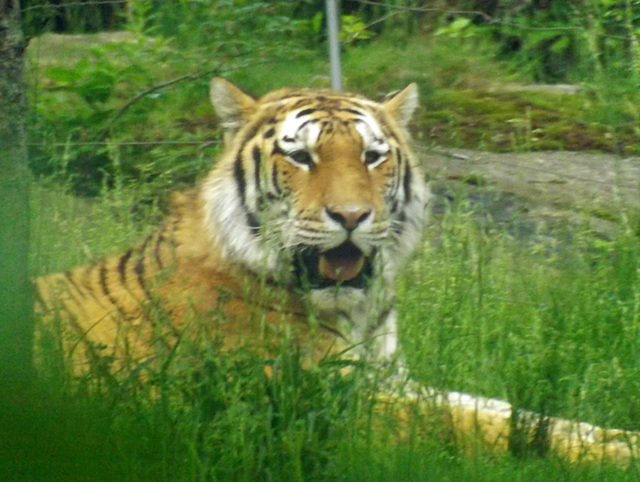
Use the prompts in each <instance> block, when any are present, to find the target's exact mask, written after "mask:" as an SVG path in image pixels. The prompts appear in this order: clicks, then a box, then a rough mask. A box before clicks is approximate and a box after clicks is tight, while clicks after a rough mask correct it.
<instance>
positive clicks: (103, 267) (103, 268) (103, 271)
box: [100, 261, 123, 313]
mask: <svg viewBox="0 0 640 482" xmlns="http://www.w3.org/2000/svg"><path fill="white" fill-rule="evenodd" d="M100 288H102V292H103V293H104V295H105V296H106V297H107V299H108V300H109V301H110V302H111V304H113V305H114V306H115V307H116V309H117V310H118V311H119V312H120V313H122V312H123V311H122V309H121V308H120V306H119V305H118V302H117V300H116V299H115V298H114V296H113V295H112V294H111V291H110V290H109V286H108V285H107V262H106V261H102V263H101V264H100Z"/></svg>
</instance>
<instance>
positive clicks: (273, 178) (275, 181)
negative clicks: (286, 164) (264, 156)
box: [271, 162, 282, 195]
mask: <svg viewBox="0 0 640 482" xmlns="http://www.w3.org/2000/svg"><path fill="white" fill-rule="evenodd" d="M271 183H272V184H273V188H274V189H275V190H276V192H277V193H278V195H281V194H282V189H280V186H279V185H278V165H277V164H276V163H275V162H274V163H273V167H272V168H271Z"/></svg>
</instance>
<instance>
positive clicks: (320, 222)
mask: <svg viewBox="0 0 640 482" xmlns="http://www.w3.org/2000/svg"><path fill="white" fill-rule="evenodd" d="M210 95H211V101H212V103H213V105H214V108H215V110H216V112H217V114H218V116H219V117H220V120H221V124H222V127H223V128H224V130H225V147H224V152H223V154H222V156H221V158H220V160H219V161H218V164H217V165H216V167H215V168H214V169H213V171H212V172H211V174H210V176H209V177H208V178H207V180H206V181H205V184H204V189H203V191H202V192H203V199H204V205H205V223H206V225H207V229H208V231H209V233H210V236H211V237H212V239H213V241H214V242H215V243H216V244H217V245H218V246H220V247H221V249H222V250H223V255H224V256H225V257H226V258H227V259H229V260H231V261H233V262H237V263H240V264H241V265H242V266H244V267H245V268H247V269H249V270H251V271H253V272H256V273H262V274H266V275H267V276H269V277H271V278H273V279H276V280H278V281H282V282H284V283H288V284H292V285H297V286H301V287H303V288H305V290H306V291H307V292H310V293H311V299H312V301H313V302H314V303H315V304H316V305H317V306H319V307H320V308H322V309H338V310H344V309H349V308H350V307H352V306H354V303H356V302H357V301H358V300H359V299H362V297H363V296H364V297H366V296H368V292H369V291H370V288H371V287H372V285H374V284H376V283H379V282H378V281H376V280H380V281H381V282H382V284H384V285H386V284H390V282H391V280H392V279H393V277H394V275H395V273H396V271H397V268H398V267H399V266H400V264H401V262H402V260H403V259H404V258H405V257H406V255H407V254H409V253H410V252H411V251H412V250H413V248H414V246H415V245H416V243H417V241H418V239H419V234H420V231H421V228H422V226H423V223H424V216H425V205H426V202H427V200H428V197H429V194H428V190H427V188H426V185H425V183H424V179H423V176H422V174H421V173H420V172H419V169H418V167H417V162H416V160H415V159H414V155H413V153H412V151H411V149H410V146H409V140H408V134H407V132H406V131H405V126H406V124H407V123H408V121H409V119H410V117H411V115H412V113H413V111H414V109H415V108H416V107H417V104H418V92H417V86H416V85H415V84H410V85H409V86H408V87H406V88H404V89H403V90H401V91H398V92H396V93H394V94H391V95H389V96H388V97H387V98H386V99H385V100H383V101H382V102H380V103H378V102H374V101H371V100H368V99H365V98H363V97H359V96H355V95H350V94H344V93H341V92H335V91H330V90H311V89H282V90H278V91H275V92H272V93H269V94H267V95H265V96H264V97H262V98H260V99H255V98H253V97H251V96H249V95H248V94H246V93H244V92H243V91H241V90H240V89H239V88H237V87H236V86H234V85H233V84H231V83H229V82H228V81H226V80H223V79H220V78H214V79H213V81H212V82H211V90H210Z"/></svg>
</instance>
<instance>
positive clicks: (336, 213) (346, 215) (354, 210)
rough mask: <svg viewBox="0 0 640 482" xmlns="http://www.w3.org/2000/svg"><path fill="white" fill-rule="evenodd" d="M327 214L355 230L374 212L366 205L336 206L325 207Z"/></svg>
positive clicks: (346, 227) (350, 229)
mask: <svg viewBox="0 0 640 482" xmlns="http://www.w3.org/2000/svg"><path fill="white" fill-rule="evenodd" d="M325 210H326V212H327V215H328V216H329V217H330V218H331V219H333V220H334V221H336V222H337V223H339V224H340V225H341V226H342V227H343V228H344V229H346V230H347V231H353V230H354V229H356V228H357V227H358V226H360V225H361V224H362V223H363V222H365V221H366V220H367V219H369V217H370V216H371V215H372V214H373V208H371V207H366V206H335V207H331V208H329V207H326V208H325Z"/></svg>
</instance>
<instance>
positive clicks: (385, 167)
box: [35, 77, 431, 372]
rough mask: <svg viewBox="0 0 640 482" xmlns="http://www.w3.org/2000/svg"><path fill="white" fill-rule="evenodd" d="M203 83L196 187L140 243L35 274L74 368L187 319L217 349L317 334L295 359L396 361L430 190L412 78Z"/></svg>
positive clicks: (41, 300) (141, 344) (166, 335)
mask: <svg viewBox="0 0 640 482" xmlns="http://www.w3.org/2000/svg"><path fill="white" fill-rule="evenodd" d="M209 91H210V100H211V102H212V104H213V107H214V110H215V111H216V113H217V115H218V117H219V122H220V126H221V128H222V130H223V132H224V143H223V144H224V147H223V150H222V153H221V155H220V156H219V158H218V159H217V161H216V162H215V165H214V166H213V168H212V169H211V171H210V172H209V174H208V175H207V176H206V177H205V178H204V180H203V181H202V182H201V183H200V184H199V185H198V186H197V187H196V188H195V189H192V190H189V191H186V192H182V193H178V194H176V195H175V196H174V199H173V205H172V208H171V210H170V212H169V214H168V216H167V219H166V221H165V222H164V223H163V224H162V226H161V227H160V228H159V229H158V230H157V231H156V232H154V233H153V234H151V235H150V236H148V237H147V238H146V239H144V240H143V242H142V243H141V244H140V245H138V246H136V247H133V248H130V249H128V250H127V251H125V252H124V253H121V254H118V255H116V256H112V257H107V258H104V259H102V260H99V261H96V262H94V263H91V264H89V265H88V266H81V267H77V268H73V269H70V270H68V271H66V272H64V273H59V274H53V275H48V276H43V277H40V278H38V279H37V280H36V282H35V288H36V294H37V296H36V299H37V303H36V311H37V312H38V313H39V315H40V318H41V319H43V320H45V323H44V325H45V326H46V320H47V319H53V318H56V319H58V320H60V321H59V322H58V324H59V325H61V328H62V332H63V339H64V342H65V347H66V352H67V353H69V355H70V356H69V359H70V360H72V364H73V367H74V368H73V370H74V371H78V370H79V371H80V372H83V371H86V370H88V369H89V368H90V367H91V366H92V364H95V363H97V362H99V361H105V360H107V361H108V363H109V364H110V367H111V369H119V368H122V367H123V366H124V364H125V362H126V364H127V366H129V367H130V368H131V367H135V366H139V365H141V364H144V363H146V362H147V361H148V360H150V359H153V358H155V357H156V356H157V354H158V351H159V350H162V349H169V350H170V349H171V346H172V344H174V343H175V342H176V340H178V339H180V338H181V337H182V336H183V333H184V332H185V331H188V330H189V326H190V322H189V321H188V320H193V319H194V318H195V317H196V316H197V317H199V318H200V319H206V320H207V323H208V324H209V325H211V326H210V328H211V336H215V337H217V339H220V340H221V344H222V346H223V347H224V346H230V347H232V346H236V345H238V344H243V343H251V342H252V341H255V340H256V339H260V338H262V335H263V334H264V333H265V331H266V332H269V333H276V334H277V333H282V332H283V330H285V331H287V333H290V334H291V336H292V337H293V339H294V340H296V341H300V342H301V343H302V342H305V341H306V340H307V339H309V337H311V336H313V338H314V342H313V344H312V345H311V346H310V347H309V348H308V350H307V351H306V352H305V363H307V362H308V363H313V362H314V361H317V360H318V359H320V358H321V357H322V356H324V355H326V354H331V353H348V354H349V356H353V357H355V358H358V357H361V356H363V355H364V354H367V356H369V357H370V358H372V359H375V360H391V359H393V358H394V357H396V352H397V346H398V342H397V326H396V325H397V323H396V312H395V309H394V289H393V282H394V278H395V277H396V275H397V273H398V271H399V270H400V269H401V267H402V265H403V263H404V261H405V260H406V259H407V258H408V256H409V255H410V254H411V253H412V251H413V250H414V249H415V248H416V246H417V245H418V244H419V242H420V239H421V233H422V231H423V227H424V225H425V223H426V219H427V213H428V209H427V206H428V204H429V200H430V197H431V194H430V191H429V189H428V187H427V184H426V182H425V178H424V175H423V173H422V172H421V169H420V166H419V163H418V160H417V159H416V156H415V154H414V153H413V150H412V148H411V143H410V136H409V133H408V130H407V125H408V123H409V120H410V118H411V116H412V115H413V112H414V111H415V109H416V107H417V105H418V88H417V86H416V84H415V83H412V84H409V85H408V86H407V87H405V88H404V89H402V90H399V91H397V92H395V93H393V94H390V95H388V96H387V97H385V98H384V99H383V100H382V101H380V102H376V101H372V100H369V99H367V98H365V97H362V96H359V95H355V94H348V93H343V92H338V91H332V90H329V89H308V88H284V89H280V90H276V91H273V92H271V93H268V94H266V95H264V96H263V97H260V98H257V97H254V96H252V95H250V94H248V93H246V92H244V91H243V90H242V89H241V88H239V87H237V86H236V85H234V84H233V83H231V82H230V81H227V80H225V79H222V78H218V77H216V78H214V79H212V81H211V83H210V89H209ZM159 312H160V313H161V314H159ZM158 318H161V319H162V320H164V321H163V322H161V323H159V322H158ZM42 324H43V323H41V325H42Z"/></svg>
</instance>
